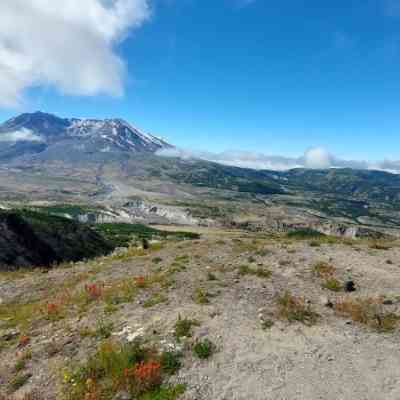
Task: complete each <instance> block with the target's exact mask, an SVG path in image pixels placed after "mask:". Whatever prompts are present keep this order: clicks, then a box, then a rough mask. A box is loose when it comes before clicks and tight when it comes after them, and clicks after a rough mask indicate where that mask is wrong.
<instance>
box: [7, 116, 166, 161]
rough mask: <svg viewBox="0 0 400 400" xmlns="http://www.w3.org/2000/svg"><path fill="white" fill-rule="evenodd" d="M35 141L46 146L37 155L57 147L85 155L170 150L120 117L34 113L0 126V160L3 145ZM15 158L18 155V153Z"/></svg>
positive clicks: (30, 152) (159, 140) (10, 120)
mask: <svg viewBox="0 0 400 400" xmlns="http://www.w3.org/2000/svg"><path fill="white" fill-rule="evenodd" d="M21 132H23V134H21ZM22 138H23V139H22ZM38 139H40V142H41V143H42V144H45V145H46V146H43V145H42V146H41V147H40V149H41V152H42V151H44V150H43V149H45V150H47V149H48V148H49V147H51V146H53V147H54V146H58V147H59V148H60V149H61V148H63V151H66V152H68V151H71V152H72V151H74V152H77V151H81V152H83V153H86V154H89V153H90V154H94V153H96V152H101V153H121V152H127V153H155V152H156V151H158V150H160V149H163V148H171V147H173V146H171V145H170V144H168V143H167V142H165V141H164V140H162V139H160V138H158V137H156V136H153V135H151V134H149V133H145V132H142V131H141V130H139V129H138V128H136V127H134V126H133V125H132V124H130V123H129V122H127V121H125V120H124V119H122V118H107V119H95V118H85V119H82V118H61V117H58V116H56V115H54V114H48V113H45V112H42V111H36V112H34V113H24V114H21V115H19V116H17V117H14V118H11V119H9V120H8V121H6V122H4V123H3V124H2V125H0V160H1V156H2V155H1V153H2V149H3V148H5V147H7V145H8V147H10V146H15V145H16V144H17V143H18V142H20V141H22V140H23V141H24V142H28V143H29V141H32V142H37V141H38ZM63 146H64V147H63ZM18 147H19V148H21V146H18ZM26 148H28V150H27V153H29V154H32V153H35V152H36V151H34V150H33V147H32V149H30V148H29V146H27V145H25V146H24V149H26ZM37 148H38V147H37V146H36V147H35V149H37ZM77 149H78V150H77ZM7 154H8V153H7ZM18 155H19V156H20V155H21V154H20V152H18Z"/></svg>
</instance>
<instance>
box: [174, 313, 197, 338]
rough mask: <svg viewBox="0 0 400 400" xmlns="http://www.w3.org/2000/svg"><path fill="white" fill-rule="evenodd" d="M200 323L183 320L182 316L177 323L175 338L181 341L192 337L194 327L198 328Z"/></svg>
mask: <svg viewBox="0 0 400 400" xmlns="http://www.w3.org/2000/svg"><path fill="white" fill-rule="evenodd" d="M198 325H199V323H198V322H197V321H196V320H192V319H188V318H182V317H181V316H180V315H179V317H178V320H177V321H176V323H175V337H176V338H177V339H180V338H182V337H190V336H192V327H193V326H198Z"/></svg>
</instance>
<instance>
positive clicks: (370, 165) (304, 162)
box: [157, 147, 400, 174]
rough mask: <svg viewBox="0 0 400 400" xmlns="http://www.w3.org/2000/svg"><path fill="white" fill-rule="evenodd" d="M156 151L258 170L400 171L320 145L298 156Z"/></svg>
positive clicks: (388, 164)
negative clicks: (337, 154)
mask: <svg viewBox="0 0 400 400" xmlns="http://www.w3.org/2000/svg"><path fill="white" fill-rule="evenodd" d="M157 154H158V155H160V156H165V157H177V158H182V159H200V160H206V161H211V162H216V163H219V164H224V165H230V166H234V167H241V168H251V169H258V170H262V169H267V170H272V171H287V170H289V169H294V168H308V169H328V168H353V169H368V170H379V171H386V172H390V173H395V174H399V173H400V161H392V160H382V161H373V162H371V161H366V160H360V161H358V160H343V159H340V158H337V157H335V156H334V155H332V154H331V153H330V152H329V151H328V150H326V149H325V148H323V147H310V148H308V149H307V150H306V151H305V152H304V155H302V156H300V157H284V156H271V155H266V154H263V153H258V152H250V151H238V150H231V151H224V152H222V153H212V152H205V151H192V150H184V149H179V148H172V149H165V150H160V151H159V152H157Z"/></svg>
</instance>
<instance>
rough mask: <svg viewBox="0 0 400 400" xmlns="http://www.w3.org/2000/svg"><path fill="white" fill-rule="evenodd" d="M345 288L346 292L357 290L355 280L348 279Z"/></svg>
mask: <svg viewBox="0 0 400 400" xmlns="http://www.w3.org/2000/svg"><path fill="white" fill-rule="evenodd" d="M344 290H345V291H346V292H355V291H356V286H355V284H354V282H353V281H347V282H346V283H345V285H344Z"/></svg>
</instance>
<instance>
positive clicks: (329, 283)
mask: <svg viewBox="0 0 400 400" xmlns="http://www.w3.org/2000/svg"><path fill="white" fill-rule="evenodd" d="M322 287H324V288H325V289H329V290H332V291H333V292H340V291H342V290H343V285H342V284H341V283H340V282H339V281H338V280H337V279H336V278H333V277H332V278H327V279H326V280H325V282H324V283H323V284H322Z"/></svg>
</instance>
